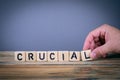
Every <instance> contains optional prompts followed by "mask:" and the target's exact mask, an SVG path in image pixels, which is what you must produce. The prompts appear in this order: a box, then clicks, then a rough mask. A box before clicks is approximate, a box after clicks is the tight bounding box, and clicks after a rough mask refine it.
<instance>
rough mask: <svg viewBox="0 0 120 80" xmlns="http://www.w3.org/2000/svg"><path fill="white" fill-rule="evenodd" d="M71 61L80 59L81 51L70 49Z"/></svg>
mask: <svg viewBox="0 0 120 80" xmlns="http://www.w3.org/2000/svg"><path fill="white" fill-rule="evenodd" d="M69 55H70V56H69V61H80V51H70V52H69Z"/></svg>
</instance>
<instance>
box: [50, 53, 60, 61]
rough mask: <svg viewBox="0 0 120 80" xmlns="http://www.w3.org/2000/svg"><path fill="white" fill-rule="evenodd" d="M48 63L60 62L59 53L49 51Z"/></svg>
mask: <svg viewBox="0 0 120 80" xmlns="http://www.w3.org/2000/svg"><path fill="white" fill-rule="evenodd" d="M48 61H49V62H52V61H58V52H57V51H48Z"/></svg>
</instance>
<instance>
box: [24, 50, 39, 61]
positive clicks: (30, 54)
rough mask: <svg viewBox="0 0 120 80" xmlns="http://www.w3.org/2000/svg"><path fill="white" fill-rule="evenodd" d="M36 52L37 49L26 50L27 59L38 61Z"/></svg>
mask: <svg viewBox="0 0 120 80" xmlns="http://www.w3.org/2000/svg"><path fill="white" fill-rule="evenodd" d="M36 59H37V57H36V52H35V51H28V52H26V61H36Z"/></svg>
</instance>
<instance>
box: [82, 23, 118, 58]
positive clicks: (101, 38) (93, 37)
mask: <svg viewBox="0 0 120 80" xmlns="http://www.w3.org/2000/svg"><path fill="white" fill-rule="evenodd" d="M87 49H91V50H92V53H91V54H90V57H91V58H93V59H97V58H100V57H106V55H107V54H108V53H120V30H119V29H117V28H115V27H112V26H110V25H107V24H104V25H102V26H100V27H98V28H97V29H95V30H93V31H92V32H90V33H89V34H88V36H87V38H86V40H85V43H84V46H83V50H87Z"/></svg>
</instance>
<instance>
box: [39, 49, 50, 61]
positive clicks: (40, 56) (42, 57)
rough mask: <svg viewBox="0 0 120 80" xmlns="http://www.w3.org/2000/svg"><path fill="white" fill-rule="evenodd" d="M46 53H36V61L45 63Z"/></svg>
mask: <svg viewBox="0 0 120 80" xmlns="http://www.w3.org/2000/svg"><path fill="white" fill-rule="evenodd" d="M47 57H48V56H47V51H37V61H47Z"/></svg>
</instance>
